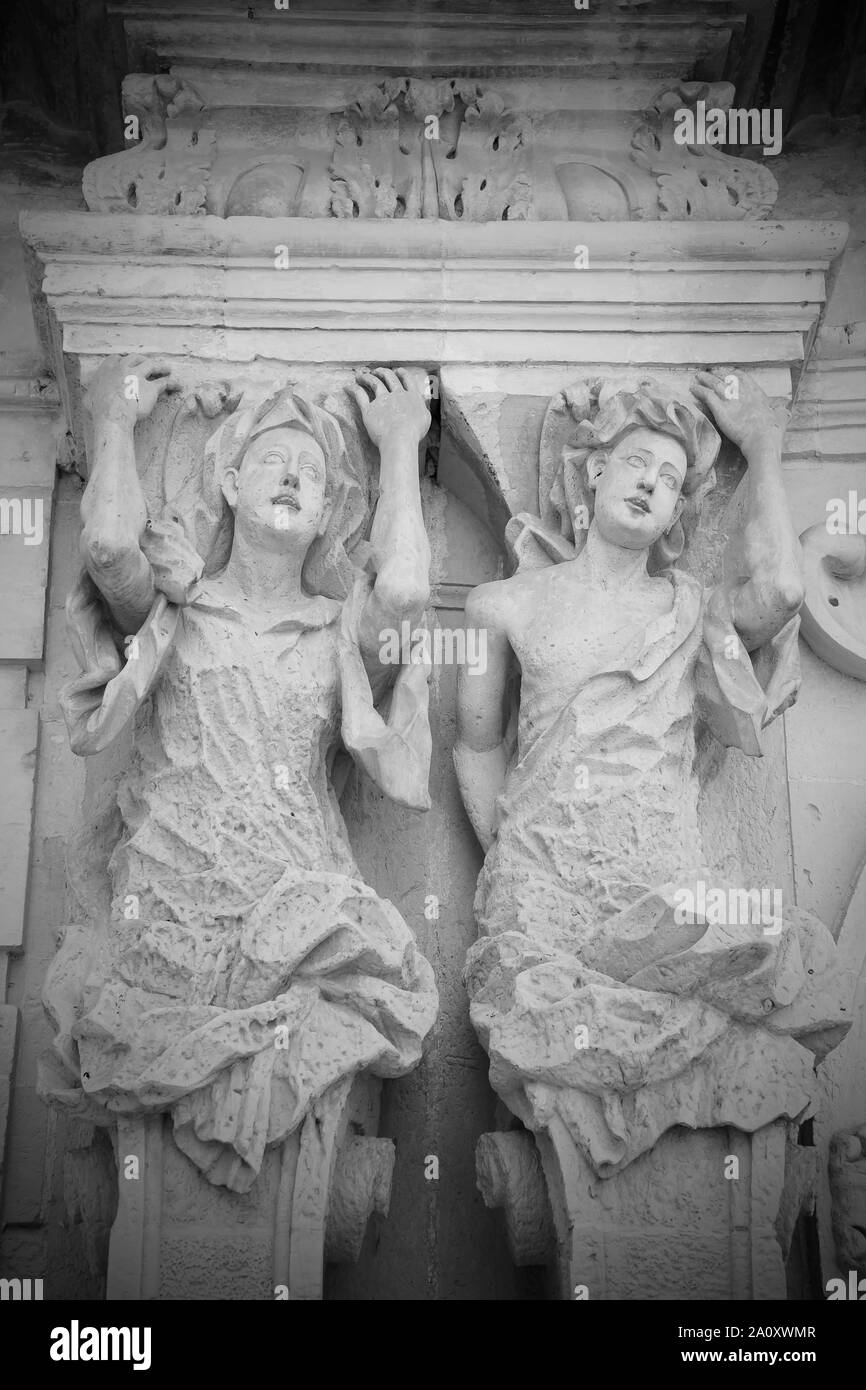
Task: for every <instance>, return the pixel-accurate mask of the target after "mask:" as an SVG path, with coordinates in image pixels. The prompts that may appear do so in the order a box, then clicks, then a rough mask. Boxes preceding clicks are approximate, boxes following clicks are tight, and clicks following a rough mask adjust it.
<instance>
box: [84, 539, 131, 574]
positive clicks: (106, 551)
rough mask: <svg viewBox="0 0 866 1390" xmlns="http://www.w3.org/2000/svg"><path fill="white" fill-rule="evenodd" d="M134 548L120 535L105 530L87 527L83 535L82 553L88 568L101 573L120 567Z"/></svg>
mask: <svg viewBox="0 0 866 1390" xmlns="http://www.w3.org/2000/svg"><path fill="white" fill-rule="evenodd" d="M133 549H134V547H131V546H130V545H129V544H128V543H127V542H125V541H123V540H121V539H120V538H119V537H117V536H115V535H106V534H105V533H104V532H99V531H95V532H89V531H87V530H86V529H85V531H84V533H83V535H82V537H81V553H82V555H83V556H84V559H85V561H86V563H87V566H88V569H93V570H96V571H97V572H98V573H99V574H108V573H111V572H112V571H114V570H116V569H118V567H119V566H121V565H122V564H123V562H124V561H125V560H128V558H129V556H130V554H131V553H132V551H133Z"/></svg>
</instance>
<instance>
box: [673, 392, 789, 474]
mask: <svg viewBox="0 0 866 1390" xmlns="http://www.w3.org/2000/svg"><path fill="white" fill-rule="evenodd" d="M692 395H694V396H696V397H697V399H698V400H699V401H700V402H701V404H702V405H704V406H706V407H707V408H708V410H709V412H710V414H711V415H712V417H713V419H714V420H715V422H716V424H717V425H718V427H719V429H720V430H721V431H722V433H723V434H725V435H727V437H728V439H730V440H731V441H732V443H734V444H736V445H737V447H738V448H739V449H740V450H741V451H742V452H743V454H745V456H746V458H747V459H748V460H749V462H752V459H751V458H750V457H749V455H750V453H751V454H754V453H755V451H756V449H757V448H758V447H759V446H761V445H764V444H767V443H772V442H778V441H780V440H781V437H782V434H783V432H784V422H783V421H781V420H780V419H779V417H778V415H777V414H776V412H775V410H774V408H773V405H772V403H771V402H770V400H769V399H768V397H767V396H765V395H764V392H763V391H762V390H761V388H760V386H758V385H757V383H756V382H754V381H752V380H751V378H749V377H747V376H745V375H744V374H743V373H742V372H724V371H721V370H719V371H715V372H698V374H697V378H696V384H695V385H694V386H693V387H692Z"/></svg>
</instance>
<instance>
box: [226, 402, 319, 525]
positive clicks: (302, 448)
mask: <svg viewBox="0 0 866 1390" xmlns="http://www.w3.org/2000/svg"><path fill="white" fill-rule="evenodd" d="M326 484H327V472H326V463H325V456H324V454H323V453H322V450H321V448H320V447H319V445H318V444H317V443H316V441H315V439H313V437H312V436H311V435H309V434H307V433H306V431H305V430H302V429H298V428H297V427H296V426H294V425H281V426H279V427H278V428H276V429H272V430H265V431H264V433H263V434H260V435H258V436H257V438H255V439H254V440H253V441H252V443H251V444H250V446H249V448H248V449H247V451H246V453H245V454H244V456H243V459H242V461H241V464H240V467H239V468H230V469H227V470H226V473H225V476H224V479H223V493H224V495H225V498H226V500H227V502H228V504H229V506H230V507H231V509H232V511H233V512H234V514H235V525H238V524H240V525H242V526H243V528H244V529H245V530H247V531H256V532H258V533H259V535H260V537H261V539H262V540H265V539H267V540H268V541H269V542H270V544H272V545H276V546H279V547H280V548H282V543H284V546H285V548H286V549H295V548H297V546H298V545H299V544H304V545H307V546H308V545H310V544H311V542H312V541H313V540H314V539H315V537H316V536H318V535H321V534H322V532H323V531H324V529H325V526H326V524H327V520H328V515H329V511H330V508H329V504H328V501H327V499H326V495H325V494H326Z"/></svg>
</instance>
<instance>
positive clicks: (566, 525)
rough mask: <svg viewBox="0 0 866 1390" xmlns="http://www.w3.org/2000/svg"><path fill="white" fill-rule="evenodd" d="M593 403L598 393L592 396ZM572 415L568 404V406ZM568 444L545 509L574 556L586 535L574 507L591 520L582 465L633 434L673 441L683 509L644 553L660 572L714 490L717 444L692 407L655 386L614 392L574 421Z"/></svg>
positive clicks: (676, 555) (713, 433) (649, 383)
mask: <svg viewBox="0 0 866 1390" xmlns="http://www.w3.org/2000/svg"><path fill="white" fill-rule="evenodd" d="M594 396H595V399H596V400H598V388H597V387H596V388H595V391H594ZM571 409H572V413H574V404H573V403H572V404H571ZM575 419H576V420H577V431H576V433H575V435H574V438H573V441H572V442H570V443H569V444H567V445H566V446H565V448H564V449H563V450H562V459H561V462H560V464H559V467H558V469H557V471H556V474H555V476H554V480H553V484H552V486H551V489H550V495H549V505H550V507H551V508H552V510H553V512H554V513H555V515H556V516H558V518H559V522H560V530H561V533H562V535H563V536H565V537H566V538H567V539H568V540H570V541H571V542H572V543H573V545H574V546H575V549H576V550H577V551H580V550H581V549H582V548H583V545H584V543H585V541H586V531H585V530H582V528H577V530H576V529H575V525H574V516H575V512H576V510H577V508H578V507H579V506H584V507H586V509H587V514H588V516H589V518H590V520H591V519H592V515H593V510H594V502H595V494H594V492H593V490H592V489H591V488H590V486H589V481H588V476H587V467H586V465H587V462H588V460H589V458H590V456H591V455H592V454H595V453H598V452H601V453H603V454H609V453H610V452H611V451H612V450H613V449H615V448H616V446H617V444H619V442H620V440H622V439H624V438H625V437H626V436H627V435H628V434H631V432H632V431H633V430H636V429H641V428H645V429H650V430H655V431H656V432H657V433H659V434H666V435H668V436H669V437H670V438H672V439H676V440H677V441H678V443H680V444H681V445H682V446H683V449H684V450H685V454H686V475H685V478H684V479H683V485H682V490H681V496H682V497H683V499H684V503H685V505H684V506H683V509H682V512H681V513H680V516H679V519H678V520H677V521H676V522H675V523H674V525H673V526H672V527H671V530H670V532H669V533H668V534H667V535H664V536H661V537H659V539H658V540H657V541H656V542H655V544H654V545H653V547H652V550H651V552H650V557H651V560H652V562H653V566H654V568H656V569H665V568H666V567H667V566H669V565H672V564H673V563H674V562H675V561H676V560H678V559H679V557H680V556H681V555H682V553H683V551H684V550H685V548H686V546H687V545H688V542H689V540H690V538H691V535H692V533H693V531H694V529H695V527H696V526H697V523H698V519H699V517H700V512H701V506H702V504H703V500H704V498H705V497H706V496H707V494H708V493H709V492H711V491H712V489H713V488H714V487H715V483H716V472H715V467H714V465H715V462H716V459H717V457H718V453H719V448H720V447H721V438H720V436H719V434H718V431H717V430H716V429H715V426H714V425H712V424H711V423H710V421H709V420H708V419H707V417H706V415H704V414H703V413H702V412H701V411H700V410H699V409H698V408H697V406H695V405H693V404H692V403H691V402H690V401H689V402H687V401H686V400H684V399H680V398H678V397H672V396H666V395H664V394H662V392H661V389H660V388H659V387H658V386H657V384H656V383H655V382H652V381H642V382H641V383H640V385H639V386H638V388H637V390H636V391H617V392H616V393H615V394H614V395H612V396H610V397H608V398H607V400H605V401H603V402H602V403H601V404H599V405H598V409H597V413H596V414H595V416H594V418H593V419H591V420H590V419H578V417H577V415H575Z"/></svg>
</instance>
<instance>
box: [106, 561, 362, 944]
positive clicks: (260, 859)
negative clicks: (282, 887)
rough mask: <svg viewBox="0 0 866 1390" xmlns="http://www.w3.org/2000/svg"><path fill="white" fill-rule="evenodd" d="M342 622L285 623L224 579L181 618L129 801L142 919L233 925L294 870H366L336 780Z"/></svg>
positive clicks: (123, 795)
mask: <svg viewBox="0 0 866 1390" xmlns="http://www.w3.org/2000/svg"><path fill="white" fill-rule="evenodd" d="M338 613H339V605H338V604H336V603H333V602H331V601H330V600H325V599H317V600H311V601H310V602H309V603H305V604H303V605H299V606H298V607H297V608H296V609H294V610H291V611H289V612H288V613H285V612H284V613H283V614H281V615H279V616H277V615H276V614H274V613H268V612H266V611H264V610H262V609H255V608H254V607H252V606H251V605H249V604H247V603H245V602H243V601H241V600H238V599H237V596H230V595H226V594H225V593H224V592H222V591H221V590H220V588H219V585H218V584H213V585H211V586H209V587H208V588H207V589H206V590H205V591H204V592H203V594H202V597H201V598H200V599H199V600H198V601H197V602H196V603H195V604H193V605H191V606H190V607H189V608H187V609H185V610H184V613H183V616H182V620H181V623H180V625H179V627H178V631H177V635H176V638H175V642H174V644H173V646H172V649H171V650H170V652H169V654H168V656H167V658H166V662H165V666H164V668H163V671H162V674H161V676H160V679H159V683H158V685H157V687H156V689H155V691H154V693H153V695H152V697H151V700H150V701H149V702H148V703H147V704H145V706H144V707H143V708H142V709H141V710H140V711H139V715H138V718H137V722H136V731H135V750H134V756H133V759H132V762H131V766H130V769H129V772H128V774H127V776H126V778H125V780H124V782H123V783H122V785H121V788H120V791H119V795H118V804H119V806H120V810H121V814H122V816H123V819H124V822H125V833H124V835H123V838H122V840H121V842H120V844H119V845H118V848H117V850H116V851H115V854H114V857H113V861H112V868H113V875H114V885H115V894H116V896H117V895H124V896H125V895H126V894H128V893H134V894H136V895H137V896H138V897H139V899H140V904H141V906H140V911H141V914H142V916H145V915H147V916H151V915H154V916H157V917H159V918H168V919H169V920H172V919H174V920H179V921H183V922H186V923H188V924H190V925H195V924H201V923H204V922H207V921H208V920H214V919H216V918H220V919H232V918H235V917H240V916H242V915H243V914H244V913H245V912H246V911H248V910H249V908H250V906H252V905H253V904H254V903H255V902H256V901H257V900H258V899H259V898H260V897H261V895H262V893H264V892H266V891H267V889H268V888H269V887H271V886H272V884H273V883H274V882H276V881H277V879H278V878H279V877H280V876H281V874H282V873H283V872H284V871H285V870H286V869H287V868H296V869H298V870H301V871H303V870H306V871H316V870H320V869H323V868H331V869H333V870H335V871H340V870H343V871H344V872H350V873H353V872H355V867H354V861H353V860H352V857H351V854H350V851H349V849H348V844H347V842H346V838H345V831H344V829H343V826H342V820H341V818H340V815H339V811H338V809H337V806H336V802H335V800H334V798H333V796H332V794H331V792H330V788H329V784H328V764H329V754H330V752H331V749H332V748H333V746H334V744H335V742H336V740H337V738H338V735H339V722H340V698H339V669H338V662H337V650H336V633H337V628H336V625H335V619H336V616H337V615H338Z"/></svg>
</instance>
